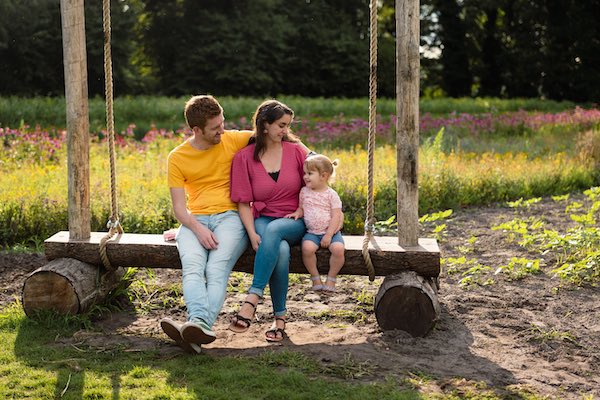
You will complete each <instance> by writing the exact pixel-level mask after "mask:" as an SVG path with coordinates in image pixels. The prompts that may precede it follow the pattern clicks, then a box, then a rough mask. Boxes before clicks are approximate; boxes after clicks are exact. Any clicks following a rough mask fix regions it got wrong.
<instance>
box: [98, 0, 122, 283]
mask: <svg viewBox="0 0 600 400" xmlns="http://www.w3.org/2000/svg"><path fill="white" fill-rule="evenodd" d="M102 12H103V18H102V20H103V22H104V91H105V97H106V130H107V134H108V151H109V157H110V193H111V196H110V205H111V216H110V219H109V220H108V223H107V224H106V227H107V228H108V233H107V234H106V236H104V237H103V238H102V239H101V240H100V258H101V259H102V263H103V264H104V267H106V269H107V270H109V271H114V270H115V267H113V266H112V265H111V263H110V260H109V259H108V256H107V254H106V242H108V241H109V240H110V239H111V238H112V237H113V236H114V235H115V234H116V233H118V234H122V233H123V228H122V227H121V224H120V223H119V207H118V204H117V184H116V175H117V174H116V161H115V119H114V115H113V78H112V55H111V49H110V0H103V2H102Z"/></svg>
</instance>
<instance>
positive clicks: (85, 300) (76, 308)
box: [22, 258, 124, 316]
mask: <svg viewBox="0 0 600 400" xmlns="http://www.w3.org/2000/svg"><path fill="white" fill-rule="evenodd" d="M105 272H106V271H105V270H104V268H102V267H99V266H96V265H91V264H87V263H84V262H82V261H79V260H75V259H73V258H57V259H55V260H52V261H50V262H49V263H48V264H46V265H44V266H43V267H40V268H38V269H37V270H35V271H33V272H32V273H31V274H30V275H29V276H28V277H27V278H26V279H25V283H24V284H23V297H22V303H23V309H24V310H25V314H27V316H32V315H33V314H34V313H35V311H38V310H55V311H57V312H58V313H60V314H81V313H83V312H85V311H87V310H89V309H90V308H91V307H92V306H93V305H94V304H98V303H100V302H102V301H103V300H104V299H105V298H106V296H107V295H108V293H109V292H110V291H111V290H113V289H115V288H116V287H117V285H118V284H119V282H120V280H121V278H122V277H123V274H124V269H123V268H118V269H117V270H115V271H114V272H113V273H109V274H106V273H105Z"/></svg>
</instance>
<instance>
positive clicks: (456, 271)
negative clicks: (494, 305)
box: [441, 256, 494, 289]
mask: <svg viewBox="0 0 600 400" xmlns="http://www.w3.org/2000/svg"><path fill="white" fill-rule="evenodd" d="M441 265H442V266H446V273H447V274H448V275H459V277H460V278H459V281H458V284H459V285H460V286H461V287H463V288H465V289H468V288H470V287H472V286H474V285H478V286H485V285H491V284H493V283H494V280H493V279H491V278H487V279H486V276H487V274H488V272H489V271H491V268H490V267H488V266H486V265H483V264H481V263H479V262H478V261H477V260H476V259H474V258H470V259H468V258H467V257H465V256H460V257H448V258H442V259H441Z"/></svg>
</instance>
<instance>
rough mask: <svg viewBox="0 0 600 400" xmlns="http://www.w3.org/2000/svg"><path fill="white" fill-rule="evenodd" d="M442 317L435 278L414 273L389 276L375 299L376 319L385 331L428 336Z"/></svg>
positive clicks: (408, 272)
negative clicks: (396, 330) (397, 330)
mask: <svg viewBox="0 0 600 400" xmlns="http://www.w3.org/2000/svg"><path fill="white" fill-rule="evenodd" d="M439 315H440V304H439V302H438V298H437V285H436V282H435V278H424V277H422V276H420V275H418V274H417V273H415V272H414V271H407V272H402V273H400V274H397V275H390V276H387V277H386V278H385V279H384V281H383V284H382V285H381V287H380V288H379V291H378V292H377V296H376V297H375V316H376V317H377V322H378V323H379V326H380V327H381V329H383V330H393V329H400V330H403V331H406V332H408V333H410V334H411V335H412V336H425V335H426V334H427V333H428V332H429V331H430V330H431V328H433V326H434V325H435V322H436V321H437V319H438V318H439Z"/></svg>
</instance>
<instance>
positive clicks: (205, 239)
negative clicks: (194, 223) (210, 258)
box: [195, 225, 219, 250]
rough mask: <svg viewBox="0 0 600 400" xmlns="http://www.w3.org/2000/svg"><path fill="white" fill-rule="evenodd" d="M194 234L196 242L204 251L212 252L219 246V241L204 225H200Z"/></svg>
mask: <svg viewBox="0 0 600 400" xmlns="http://www.w3.org/2000/svg"><path fill="white" fill-rule="evenodd" d="M195 233H196V237H197V238H198V241H199V242H200V244H201V245H202V247H204V248H205V249H206V250H214V249H216V248H217V247H218V246H219V241H218V240H217V237H216V236H215V234H214V233H213V232H212V231H211V230H210V229H208V228H207V227H205V226H204V225H200V227H199V228H198V232H195Z"/></svg>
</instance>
